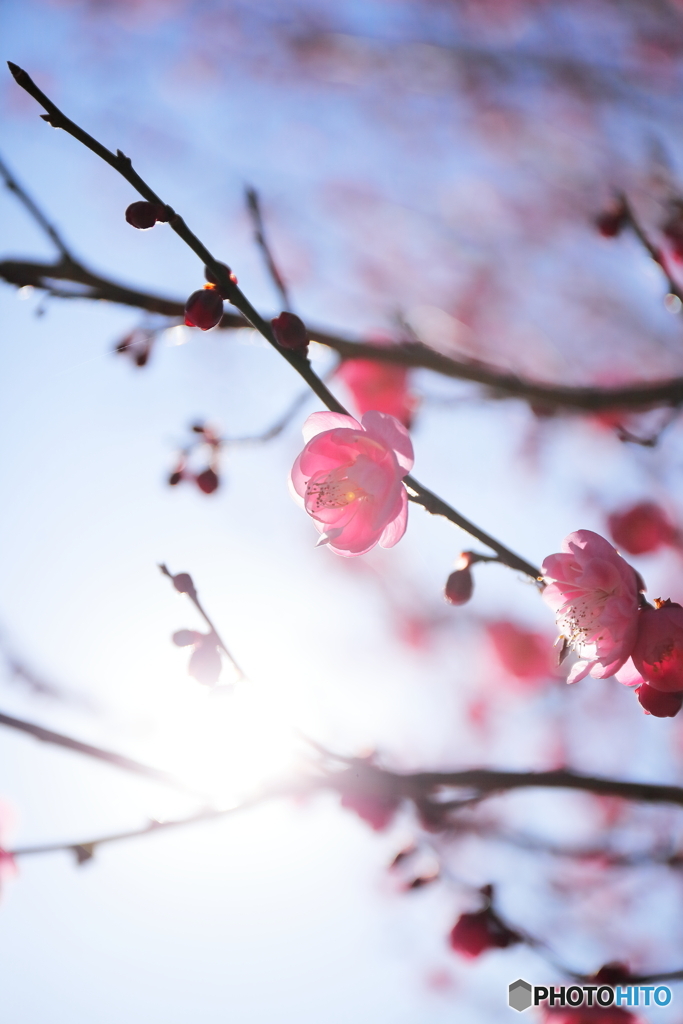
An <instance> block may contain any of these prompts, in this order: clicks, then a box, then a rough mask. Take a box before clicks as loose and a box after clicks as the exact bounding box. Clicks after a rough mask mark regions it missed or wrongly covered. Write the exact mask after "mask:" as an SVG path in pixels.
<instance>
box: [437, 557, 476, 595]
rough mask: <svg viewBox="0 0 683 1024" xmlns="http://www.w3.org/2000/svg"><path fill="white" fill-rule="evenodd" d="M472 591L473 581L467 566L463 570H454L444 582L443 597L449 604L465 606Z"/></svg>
mask: <svg viewBox="0 0 683 1024" xmlns="http://www.w3.org/2000/svg"><path fill="white" fill-rule="evenodd" d="M473 590H474V579H473V578H472V571H471V569H470V567H469V565H468V566H467V567H466V568H464V569H456V571H455V572H452V573H451V574H450V576H449V577H448V579H447V580H446V589H445V590H444V597H445V598H446V600H447V601H448V603H449V604H467V602H468V601H469V599H470V598H471V597H472V592H473Z"/></svg>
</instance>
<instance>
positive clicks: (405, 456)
mask: <svg viewBox="0 0 683 1024" xmlns="http://www.w3.org/2000/svg"><path fill="white" fill-rule="evenodd" d="M303 434H304V440H305V441H306V442H307V443H306V447H305V448H304V450H303V451H302V453H301V455H300V456H299V458H298V459H297V460H296V462H295V463H294V466H293V467H292V473H291V477H290V489H291V491H292V496H293V497H294V499H295V501H297V502H298V503H299V504H300V505H302V507H303V508H305V509H306V511H307V512H308V514H309V516H311V518H312V519H313V522H314V523H315V527H316V529H317V530H318V532H319V533H320V535H321V536H320V540H319V542H318V543H320V544H328V545H329V546H330V548H331V550H332V551H334V552H336V554H338V555H344V556H345V557H350V556H353V555H364V554H365V553H366V552H367V551H370V549H371V548H374V547H375V545H376V544H380V545H381V547H384V548H390V547H392V546H393V545H394V544H396V543H398V541H399V540H400V539H401V537H402V536H403V534H404V533H405V531H406V526H407V522H408V496H407V494H406V490H405V487H404V486H403V477H404V476H406V474H408V473H409V472H410V470H411V469H412V466H413V446H412V443H411V440H410V437H409V436H408V431H407V430H406V428H405V427H404V426H403V424H402V423H399V421H398V420H397V419H396V418H395V417H394V416H389V415H387V414H386V413H382V412H377V411H376V410H372V411H371V412H366V413H365V415H364V416H363V418H362V421H361V423H359V422H358V420H355V419H354V418H353V417H352V416H345V415H342V414H340V413H335V412H316V413H313V415H312V416H309V417H308V419H307V420H306V423H305V424H304V429H303Z"/></svg>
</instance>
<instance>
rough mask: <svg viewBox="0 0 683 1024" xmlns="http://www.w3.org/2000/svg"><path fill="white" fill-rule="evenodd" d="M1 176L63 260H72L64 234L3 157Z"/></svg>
mask: <svg viewBox="0 0 683 1024" xmlns="http://www.w3.org/2000/svg"><path fill="white" fill-rule="evenodd" d="M0 177H2V178H3V179H4V181H5V185H6V186H7V188H8V189H9V190H10V192H13V193H14V194H15V196H16V197H17V199H18V200H19V202H20V203H21V204H22V205H23V206H24V207H25V208H26V209H27V210H28V212H29V213H30V214H31V216H32V217H33V219H34V220H35V221H36V223H37V224H38V225H39V226H40V227H41V228H42V230H43V231H44V232H45V234H46V235H47V236H48V238H50V239H51V241H52V242H54V244H55V245H56V247H57V248H58V249H59V251H60V253H61V254H62V258H63V260H64V261H65V262H67V263H68V262H71V261H72V260H73V256H72V255H71V252H70V250H69V249H68V248H67V244H66V242H65V241H64V239H63V238H62V236H61V235H60V234H59V232H58V231H57V229H56V228H55V227H54V226H53V225H52V224H50V221H49V220H48V219H47V217H46V216H45V214H44V213H43V211H42V210H41V209H40V207H39V206H38V204H37V203H36V202H34V200H33V199H31V197H30V195H29V194H28V192H27V191H26V189H25V188H24V187H23V186H22V185H20V184H19V182H18V181H17V179H16V178H15V177H14V175H13V174H12V172H11V171H10V169H9V167H8V166H7V165H6V164H5V163H4V161H3V160H2V159H0Z"/></svg>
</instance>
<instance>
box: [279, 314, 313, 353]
mask: <svg viewBox="0 0 683 1024" xmlns="http://www.w3.org/2000/svg"><path fill="white" fill-rule="evenodd" d="M270 323H271V326H272V328H273V334H274V335H275V340H276V341H277V343H278V345H279V346H280V348H286V349H289V351H290V352H299V353H300V354H301V355H305V354H306V352H307V351H308V331H307V330H306V324H305V323H304V322H303V320H302V319H301V318H300V317H298V316H297V315H296V313H287V312H284V313H280V315H279V316H276V317H274V318H273V319H272V320H271V321H270Z"/></svg>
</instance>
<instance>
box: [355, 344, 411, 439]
mask: <svg viewBox="0 0 683 1024" xmlns="http://www.w3.org/2000/svg"><path fill="white" fill-rule="evenodd" d="M337 377H339V378H341V380H343V381H344V384H346V386H347V388H348V389H349V391H350V392H351V394H352V396H353V402H354V405H355V406H356V408H357V409H358V412H360V413H365V412H369V411H370V410H371V409H378V410H379V411H380V412H386V413H389V414H390V415H391V416H395V417H396V419H398V420H400V421H401V423H403V425H404V426H406V427H409V426H410V423H411V420H412V416H413V412H414V410H415V406H416V405H417V400H416V398H415V396H414V395H413V394H412V393H411V392H410V390H409V388H408V367H407V366H398V365H396V364H392V363H378V362H374V361H373V360H372V359H345V360H344V362H343V363H342V364H341V366H340V367H339V369H338V370H337Z"/></svg>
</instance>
